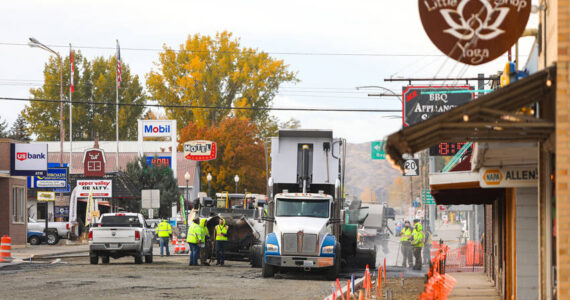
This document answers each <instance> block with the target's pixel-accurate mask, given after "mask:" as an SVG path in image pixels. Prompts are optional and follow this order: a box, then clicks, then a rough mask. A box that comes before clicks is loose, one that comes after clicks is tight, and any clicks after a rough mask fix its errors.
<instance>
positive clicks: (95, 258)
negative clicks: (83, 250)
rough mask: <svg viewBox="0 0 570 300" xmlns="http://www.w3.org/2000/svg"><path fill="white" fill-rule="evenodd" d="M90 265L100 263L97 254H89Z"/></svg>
mask: <svg viewBox="0 0 570 300" xmlns="http://www.w3.org/2000/svg"><path fill="white" fill-rule="evenodd" d="M89 263H90V264H92V265H96V264H98V263H99V256H98V255H97V254H92V253H89Z"/></svg>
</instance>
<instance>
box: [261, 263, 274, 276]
mask: <svg viewBox="0 0 570 300" xmlns="http://www.w3.org/2000/svg"><path fill="white" fill-rule="evenodd" d="M273 275H275V267H274V266H272V265H268V264H266V263H265V258H261V276H263V278H270V277H273Z"/></svg>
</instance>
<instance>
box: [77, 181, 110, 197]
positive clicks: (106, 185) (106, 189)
mask: <svg viewBox="0 0 570 300" xmlns="http://www.w3.org/2000/svg"><path fill="white" fill-rule="evenodd" d="M77 187H78V188H79V191H78V193H77V197H79V198H86V197H89V192H90V191H91V187H93V197H95V198H112V197H113V180H110V179H94V180H77Z"/></svg>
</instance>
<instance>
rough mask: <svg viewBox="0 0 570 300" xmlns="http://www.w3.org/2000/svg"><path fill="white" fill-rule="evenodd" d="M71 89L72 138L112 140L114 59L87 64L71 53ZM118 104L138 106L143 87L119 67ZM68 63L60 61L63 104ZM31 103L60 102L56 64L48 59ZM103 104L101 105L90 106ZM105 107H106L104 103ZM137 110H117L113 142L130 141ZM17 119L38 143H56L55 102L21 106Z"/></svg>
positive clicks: (140, 110) (125, 68) (66, 125)
mask: <svg viewBox="0 0 570 300" xmlns="http://www.w3.org/2000/svg"><path fill="white" fill-rule="evenodd" d="M73 53H74V65H75V72H74V77H73V81H74V86H75V92H74V93H73V96H72V97H73V101H74V102H76V101H79V102H81V104H74V105H73V139H74V140H79V141H81V140H93V139H94V138H95V136H96V135H98V137H99V139H100V140H114V139H115V102H116V91H115V85H116V68H117V62H116V60H115V57H114V56H112V57H108V58H104V57H96V58H94V59H93V60H90V61H89V60H87V59H86V58H84V57H83V56H82V55H81V51H74V52H73ZM121 74H122V76H121V78H122V81H121V85H120V88H119V103H135V104H143V103H144V94H143V87H142V85H141V84H140V82H139V78H138V76H137V75H132V74H131V71H130V68H129V66H128V65H127V64H124V63H123V64H122V68H121ZM69 86H70V61H69V56H67V57H65V58H64V60H63V99H64V101H69ZM30 93H31V94H32V98H34V99H48V100H59V99H60V68H59V61H58V59H57V58H55V57H51V58H50V59H49V60H48V62H47V63H46V65H45V67H44V85H43V86H42V87H41V88H37V89H31V90H30ZM93 102H103V103H106V104H104V105H98V104H92V103H93ZM107 103H108V104H107ZM143 110H144V107H142V106H120V107H119V138H120V139H121V140H136V137H137V123H136V122H134V121H133V120H136V119H139V118H140V117H141V116H142V113H143ZM23 116H24V118H25V119H26V121H27V122H28V123H29V124H30V131H31V133H34V134H36V135H37V139H38V140H42V141H49V140H52V141H53V140H59V128H60V127H59V103H48V102H31V103H30V104H29V105H27V106H26V108H25V110H24V112H23ZM63 118H64V122H63V124H64V129H65V135H66V136H65V138H66V140H69V119H68V118H69V106H68V104H67V103H65V104H64V113H63Z"/></svg>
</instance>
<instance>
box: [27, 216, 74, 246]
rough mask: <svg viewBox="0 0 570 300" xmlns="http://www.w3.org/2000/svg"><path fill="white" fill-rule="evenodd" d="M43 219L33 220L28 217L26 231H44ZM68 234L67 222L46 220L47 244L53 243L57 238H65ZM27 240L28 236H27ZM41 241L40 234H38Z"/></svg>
mask: <svg viewBox="0 0 570 300" xmlns="http://www.w3.org/2000/svg"><path fill="white" fill-rule="evenodd" d="M45 224H46V223H45V221H44V220H35V219H32V218H28V232H30V231H31V232H40V233H42V232H44V231H45V228H46V225H45ZM68 234H69V223H67V222H48V232H47V237H46V241H47V244H48V245H55V244H57V242H58V241H59V239H65V238H67V237H68ZM28 241H29V238H28ZM40 242H41V235H40ZM30 244H31V243H30Z"/></svg>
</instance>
